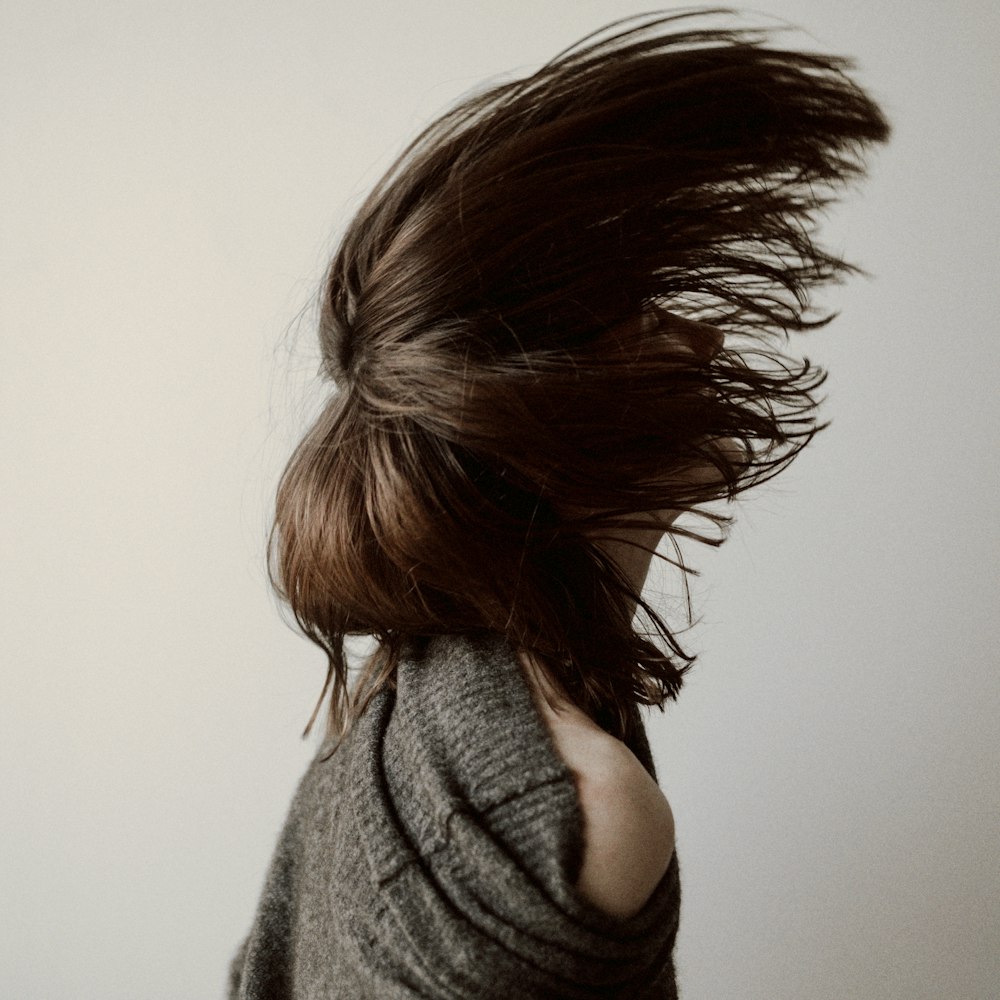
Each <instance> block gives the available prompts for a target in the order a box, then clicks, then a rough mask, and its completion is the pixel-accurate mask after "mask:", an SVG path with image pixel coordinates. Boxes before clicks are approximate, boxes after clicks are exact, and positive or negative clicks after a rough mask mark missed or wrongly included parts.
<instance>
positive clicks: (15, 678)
mask: <svg viewBox="0 0 1000 1000" xmlns="http://www.w3.org/2000/svg"><path fill="white" fill-rule="evenodd" d="M540 7H541V8H543V12H542V13H539V8H540ZM362 9H364V10H365V11H366V13H363V14H362V13H358V11H360V10H362ZM642 9H643V5H641V4H633V3H625V2H614V0H605V2H598V0H593V2H580V0H572V2H571V0H558V2H556V0H547V2H546V3H544V4H538V3H536V2H531V0H516V2H515V0H507V2H501V3H492V4H475V3H444V2H425V3H413V4H411V3H403V2H398V3H393V4H389V3H367V4H363V5H362V4H358V3H355V2H352V3H349V4H348V3H337V2H333V0H330V2H327V3H325V4H324V3H316V2H302V0H291V2H289V3H282V4H237V3H232V2H228V3H223V2H212V0H209V2H207V3H181V2H176V0H171V2H166V0H160V2H151V3H138V2H132V3H129V2H122V0H118V2H114V3H111V2H107V3H101V4H96V3H83V2H79V0H78V2H68V0H56V2H51V3H42V4H39V3H27V2H23V0H17V2H8V3H6V4H5V5H4V10H3V13H2V14H0V46H2V51H0V102H2V115H3V125H2V130H3V142H2V149H3V152H2V154H0V199H2V201H3V204H2V207H0V218H2V220H3V222H2V225H3V231H4V235H3V238H2V244H0V260H2V271H0V273H2V281H3V284H4V287H3V290H2V291H0V310H2V313H0V321H2V327H0V338H2V339H0V352H2V355H0V455H2V469H3V491H2V497H3V499H2V503H3V517H2V519H0V588H2V589H0V596H2V601H3V615H2V619H0V662H2V667H0V669H2V680H3V697H2V698H0V759H2V761H3V768H2V776H0V795H2V799H0V816H2V823H3V849H2V851H0V878H2V885H0V894H2V898H3V900H4V905H3V907H2V911H3V916H2V920H3V927H2V928H0V995H3V996H5V997H8V996H9V997H18V998H20V1000H59V998H62V997H67V998H68V997H73V998H74V1000H89V998H94V1000H97V998H100V1000H118V998H120V1000H136V998H139V1000H147V998H148V1000H153V998H163V1000H176V998H178V997H185V998H201V997H205V998H211V997H218V996H220V995H221V993H222V988H223V977H224V974H225V967H226V964H227V962H228V958H229V955H230V952H231V951H232V949H233V948H234V947H235V946H236V944H237V942H238V939H239V938H240V937H241V935H242V934H243V933H244V932H245V930H246V929H247V926H248V922H249V920H250V917H251V913H252V909H253V906H254V903H255V900H256V897H257V894H258V892H259V889H260V885H261V880H262V878H263V874H264V869H265V865H266V863H267V860H268V857H269V854H270V851H271V848H272V845H273V842H274V838H275V836H276V833H277V829H278V826H279V824H280V822H281V820H282V818H283V816H284V813H285V810H286V808H287V806H288V802H289V799H290V796H291V792H292V789H293V786H294V783H295V781H296V778H297V776H298V775H299V773H300V772H301V770H302V768H303V767H304V765H305V762H306V760H307V757H308V755H309V754H310V753H311V744H309V743H302V742H300V741H299V740H298V739H297V734H298V732H299V731H300V729H301V727H302V726H303V725H304V723H305V720H306V718H307V717H308V714H309V711H310V710H311V708H312V703H313V699H314V698H315V697H316V695H317V694H318V691H319V686H320V684H321V680H322V673H323V662H322V659H321V657H320V655H319V653H318V652H317V651H316V650H315V649H314V647H312V646H310V645H309V644H308V643H306V642H305V641H304V640H301V639H299V638H297V637H296V636H295V635H294V634H293V632H292V631H291V630H290V629H289V628H288V627H287V626H286V625H285V624H283V622H282V619H281V617H280V615H279V612H278V610H277V608H276V606H275V603H274V601H273V599H272V598H271V597H270V595H269V593H268V590H267V587H266V583H265V579H264V574H263V547H264V546H263V539H264V535H265V531H266V526H267V515H268V500H269V497H270V495H271V491H272V490H273V487H274V483H275V479H276V476H277V474H278V471H279V469H280V467H281V463H282V461H283V459H284V457H285V456H286V455H287V452H288V450H289V448H290V447H291V445H292V443H293V442H294V440H295V439H296V437H297V435H298V433H299V431H300V430H301V429H302V427H303V426H304V421H305V419H306V415H307V413H308V411H309V407H310V406H311V405H313V402H311V400H312V399H313V398H314V397H309V396H308V394H307V393H306V390H307V388H308V386H309V384H310V378H311V375H312V371H313V369H314V366H315V358H314V355H313V353H312V346H311V342H310V329H309V323H308V319H305V320H303V321H302V322H300V323H296V322H295V317H296V314H297V313H298V311H299V310H300V309H301V308H302V307H303V306H305V305H306V304H307V303H308V301H309V298H310V296H311V294H312V291H313V288H314V284H315V282H316V280H317V278H318V275H319V273H320V270H321V267H322V264H323V261H324V258H325V256H326V255H327V253H328V252H329V249H330V247H331V245H332V240H333V237H334V235H335V233H336V231H337V229H338V227H339V226H341V225H342V224H343V222H344V221H345V220H346V218H347V217H348V215H349V213H350V212H351V210H352V209H353V208H354V207H355V206H356V205H357V203H358V198H359V197H360V196H361V194H363V192H364V191H365V190H366V189H367V187H368V186H369V185H370V184H371V183H372V182H373V181H374V180H375V179H376V177H377V176H378V174H379V172H380V170H381V169H382V168H383V167H384V166H385V165H387V163H388V160H389V157H390V156H391V155H392V154H393V153H394V152H395V151H397V150H398V149H399V148H400V145H401V143H402V141H403V140H404V139H405V138H406V137H408V136H410V135H411V134H412V133H413V132H414V130H415V129H416V128H417V127H418V126H419V125H421V124H422V123H423V122H424V121H426V120H427V119H428V118H429V117H430V116H431V115H432V114H433V113H434V112H436V111H437V110H439V109H440V108H442V107H443V106H444V105H445V104H446V103H447V102H448V101H450V100H451V99H453V98H454V97H456V96H457V95H458V94H459V93H461V92H462V91H464V90H466V89H467V88H469V87H471V86H472V85H474V84H476V83H477V82H479V81H480V80H481V79H482V78H484V77H485V76H488V75H490V74H493V73H497V72H501V71H504V70H508V69H514V68H516V67H518V66H523V67H529V66H531V65H533V64H537V63H538V62H540V61H541V60H542V59H544V58H547V57H549V56H551V55H553V54H554V53H555V52H556V51H557V50H558V49H560V48H562V47H563V46H564V45H566V44H568V43H570V42H571V41H573V40H574V39H576V38H577V37H578V36H580V35H582V34H584V33H585V32H586V31H589V30H591V29H593V28H596V27H598V26H599V25H600V24H602V23H603V22H605V21H607V20H610V19H612V18H613V17H616V16H624V15H626V14H629V13H634V12H637V11H639V10H642ZM767 10H768V11H770V12H772V13H774V14H778V15H782V16H785V17H788V18H790V19H792V20H793V21H795V22H797V23H799V24H802V25H803V26H805V27H806V28H807V29H808V30H809V31H810V32H811V33H812V35H814V36H815V38H816V40H817V41H816V44H818V45H820V46H822V47H823V48H825V49H828V50H833V51H840V52H844V53H847V54H851V55H854V56H856V57H858V59H859V60H860V63H861V66H862V72H861V79H862V80H863V81H864V82H865V83H866V84H867V85H868V86H869V87H870V88H871V90H872V92H873V94H874V96H875V97H876V98H877V99H879V100H880V101H881V102H882V103H883V106H884V108H885V110H886V112H887V113H888V115H889V117H890V118H891V120H892V122H893V124H894V126H895V130H896V134H895V139H894V142H893V144H892V145H891V146H890V147H888V148H887V149H886V150H884V151H882V152H881V153H880V154H879V155H878V156H877V158H876V160H875V169H874V174H873V177H872V180H871V181H870V182H869V184H868V185H867V187H866V188H865V189H864V191H863V193H862V194H860V195H858V196H855V197H854V198H853V199H852V200H851V201H850V203H849V204H848V205H847V206H846V207H845V209H844V210H843V211H842V212H840V213H838V215H837V216H836V218H835V220H834V222H833V224H832V225H831V228H830V230H829V232H830V239H831V242H832V243H833V245H834V246H835V247H837V248H843V249H845V250H846V252H847V254H848V256H849V257H851V258H853V259H857V260H859V261H860V262H861V263H862V264H863V266H865V267H866V268H868V269H869V270H870V271H871V272H872V273H873V274H874V276H875V280H874V281H870V282H869V281H864V280H857V281H855V282H854V283H853V284H851V285H849V286H846V287H845V288H843V289H833V290H831V291H829V292H828V293H827V295H826V297H825V300H824V301H826V302H827V303H828V304H829V305H831V306H833V307H837V308H840V309H842V315H841V317H840V319H839V320H838V321H837V322H835V324H834V325H833V327H832V328H831V329H829V330H826V331H823V332H821V333H819V334H816V335H814V336H813V337H812V340H811V342H810V344H809V347H808V353H809V354H810V356H811V357H813V358H814V359H815V360H817V361H819V362H821V363H823V364H825V365H827V366H828V367H829V368H830V369H831V372H832V374H831V379H830V383H829V389H830V398H829V406H828V411H827V412H828V415H829V416H831V417H832V418H833V420H834V424H833V427H832V428H831V429H830V430H829V431H828V432H826V433H825V434H824V435H823V436H822V437H821V438H820V439H819V440H818V441H817V442H816V444H815V446H814V447H813V448H812V449H811V450H810V452H808V453H807V454H806V455H805V456H803V458H802V459H801V461H800V463H799V464H798V466H797V467H796V468H794V469H793V470H792V471H791V472H790V473H789V474H788V475H787V476H786V477H785V478H783V479H782V480H779V481H778V482H777V483H776V484H774V485H773V486H771V487H768V488H766V489H765V490H764V491H762V493H761V495H759V496H756V497H753V496H751V497H750V498H748V499H747V501H746V502H745V503H744V504H741V507H740V517H741V523H740V526H739V527H738V528H737V530H736V531H735V532H734V535H733V538H732V540H731V542H730V543H729V544H728V545H727V546H726V547H725V548H724V549H723V550H722V551H721V552H719V553H718V554H713V553H709V552H703V553H695V554H694V555H695V556H696V557H697V559H698V560H699V563H700V565H701V566H702V567H703V569H704V575H703V577H702V578H701V579H700V580H698V581H697V582H696V584H695V588H694V590H695V600H696V608H697V610H698V611H699V612H700V613H701V615H702V619H703V620H702V622H701V624H699V625H698V626H697V627H696V629H695V630H694V631H693V633H692V634H691V636H690V639H691V643H692V645H693V646H694V647H695V648H697V649H700V650H701V651H702V658H701V660H700V662H699V664H698V666H697V667H696V669H695V672H694V673H693V674H692V675H691V677H690V681H689V684H688V688H687V690H686V692H685V694H684V695H683V697H682V699H681V701H680V703H679V704H678V705H677V706H675V707H672V708H671V709H670V710H669V711H668V712H667V714H666V716H665V717H664V716H659V715H655V716H654V717H653V718H652V719H651V721H650V735H651V738H652V741H653V744H654V748H655V752H656V756H657V761H658V766H659V770H660V776H661V782H662V785H663V787H664V789H665V790H666V792H667V794H668V796H669V798H670V800H671V803H672V805H673V808H674V812H675V816H676V820H677V831H678V832H677V844H678V851H679V855H680V860H681V867H682V872H683V884H684V906H683V914H682V925H681V928H682V929H681V933H680V937H679V941H678V953H677V957H678V965H679V975H680V981H681V985H682V988H683V990H684V993H685V995H686V996H687V997H689V998H690V1000H696V998H709V997H711V998H725V997H741V998H742V997H748V998H761V1000H802V998H803V997H808V998H831V1000H834V998H836V1000H841V998H844V997H859V998H865V1000H887V998H900V1000H902V998H905V1000H938V998H942V997H948V998H949V1000H957V998H977V1000H987V998H989V997H992V996H996V993H995V988H996V984H997V983H998V982H1000V964H998V955H1000V941H998V937H1000V931H998V925H1000V914H998V912H997V909H998V900H1000V885H998V875H997V844H996V835H997V830H998V829H1000V782H998V781H997V774H998V763H1000V761H998V759H997V758H998V743H1000V741H998V738H997V732H996V720H997V718H998V713H1000V687H998V676H1000V670H998V667H1000V664H998V662H997V659H998V657H997V652H996V650H997V646H998V642H997V640H998V636H997V630H998V627H997V617H998V616H997V582H998V581H997V565H998V556H1000V543H998V529H997V524H998V513H1000V512H998V510H997V503H996V496H997V487H998V476H997V469H996V461H997V456H998V454H1000V447H998V434H997V424H998V417H1000V414H998V393H997V381H998V379H997V371H998V365H1000V346H998V345H1000V337H998V331H997V320H996V317H997V315H998V314H1000V308H998V307H1000V302H998V292H997V285H998V277H997V257H998V246H1000V244H998V242H997V233H998V232H1000V208H998V205H1000V200H998V198H997V193H998V190H1000V171H998V164H1000V158H998V149H1000V135H998V128H997V118H996V110H995V109H996V105H997V101H998V98H1000V86H998V65H1000V64H998V62H997V60H996V54H995V53H996V45H997V37H998V27H1000V18H998V14H997V10H996V8H995V6H994V5H992V4H989V3H986V2H983V3H974V2H971V0H964V2H959V3H957V4H952V5H950V6H949V7H947V8H945V7H943V6H942V5H940V4H931V3H930V2H926V0H919V2H913V3H909V4H905V5H904V4H902V3H892V4H890V3H883V4H875V3H872V2H871V0H869V2H866V3H860V2H854V0H841V2H838V3H820V2H818V0H809V2H806V0H800V2H794V3H793V2H783V3H777V2H772V3H770V4H768V5H767ZM792 37H793V36H790V38H789V41H791V38H792ZM807 42H808V40H807V39H806V40H805V42H803V40H802V39H801V38H799V39H798V44H806V43H807Z"/></svg>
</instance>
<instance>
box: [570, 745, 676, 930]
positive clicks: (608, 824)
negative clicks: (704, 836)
mask: <svg viewBox="0 0 1000 1000" xmlns="http://www.w3.org/2000/svg"><path fill="white" fill-rule="evenodd" d="M574 775H575V776H576V780H577V793H578V797H579V801H580V811H581V813H582V814H583V828H584V829H583V833H584V855H583V865H582V867H581V870H580V877H579V880H578V882H577V886H576V887H577V890H578V891H579V892H580V894H581V895H582V896H583V897H584V898H585V899H587V900H588V901H589V902H591V903H593V904H594V905H595V906H597V907H598V908H599V909H601V910H604V911H605V912H606V913H609V914H611V915H612V916H616V917H618V918H620V919H626V918H628V917H631V916H634V915H635V914H636V913H638V912H639V911H640V910H641V909H642V908H643V906H644V905H645V904H646V902H647V901H648V899H649V897H650V896H651V895H652V894H653V890H654V889H655V888H656V886H657V885H658V884H659V882H660V880H661V879H662V878H663V875H664V873H665V872H666V870H667V868H668V866H669V864H670V859H671V857H672V856H673V853H674V817H673V813H672V811H671V809H670V804H669V802H667V799H666V796H665V795H664V794H663V792H662V791H661V790H660V787H659V786H658V785H657V783H656V782H655V781H654V780H653V778H652V777H651V776H650V774H649V772H648V771H647V770H646V769H645V768H644V767H643V766H642V764H641V763H640V762H639V760H637V759H636V757H635V755H634V754H633V753H632V751H631V750H629V749H628V747H627V746H625V744H624V743H622V742H620V741H619V740H616V739H614V737H611V736H607V740H606V743H605V746H604V747H603V748H602V749H601V750H600V751H598V752H596V753H594V754H593V756H592V757H591V760H590V761H589V762H588V763H587V765H586V766H584V767H583V768H582V769H579V770H574Z"/></svg>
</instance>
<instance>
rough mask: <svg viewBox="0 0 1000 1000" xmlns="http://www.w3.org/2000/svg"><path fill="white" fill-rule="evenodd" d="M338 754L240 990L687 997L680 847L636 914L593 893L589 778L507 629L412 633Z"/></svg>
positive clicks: (279, 995)
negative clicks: (574, 768)
mask: <svg viewBox="0 0 1000 1000" xmlns="http://www.w3.org/2000/svg"><path fill="white" fill-rule="evenodd" d="M636 728H637V732H638V733H639V736H638V737H637V739H636V740H635V745H632V746H630V749H631V750H632V752H633V753H634V754H635V755H636V757H637V758H638V759H639V760H640V761H641V762H642V764H643V765H644V766H645V768H646V769H647V771H649V773H650V774H651V775H652V776H653V778H654V779H655V777H656V774H655V770H654V766H653V760H652V756H651V754H650V750H649V744H648V742H647V740H646V737H645V732H644V730H643V727H642V725H641V721H640V724H639V726H637V727H636ZM327 750H329V744H324V745H323V746H321V747H320V748H319V751H318V752H317V755H316V758H315V759H314V760H313V762H312V763H311V764H310V766H309V768H308V769H307V771H306V773H305V775H304V776H303V778H302V780H301V783H300V784H299V787H298V790H297V792H296V794H295V797H294V799H293V801H292V805H291V809H290V812H289V815H288V819H287V820H286V823H285V826H284V828H283V830H282V832H281V835H280V837H279V840H278V844H277V848H276V850H275V853H274V856H273V859H272V861H271V866H270V870H269V872H268V875H267V879H266V882H265V885H264V891H263V894H262V896H261V899H260V903H259V905H258V909H257V914H256V918H255V920H254V923H253V926H252V929H251V931H250V934H249V936H248V937H247V939H246V940H245V941H244V943H243V945H242V946H241V947H240V949H239V951H238V953H237V954H236V956H235V958H234V959H233V962H232V965H231V973H230V985H229V994H228V996H229V998H230V1000H292V998H307V997H308V998H309V1000H326V998H334V997H337V998H351V1000H355V998H362V997H375V998H379V1000H383V998H384V1000H394V998H400V1000H402V998H407V1000H411V998H415V997H422V998H435V1000H437V998H441V1000H444V998H456V1000H458V998H462V1000H465V998H469V997H477V998H480V997H481V998H497V1000H511V998H512V997H515V996H516V997H518V998H524V1000H533V998H548V1000H552V998H564V997H565V998H593V997H635V998H656V1000H665V998H676V996H677V990H676V985H675V980H674V967H673V959H672V952H673V945H674V939H675V937H676V933H677V923H678V912H679V905H680V883H679V877H678V866H677V857H676V854H675V855H674V857H673V858H671V861H670V865H669V867H668V869H667V871H666V873H665V874H664V876H663V878H662V879H661V880H660V882H659V884H658V885H657V887H656V889H655V890H654V892H653V895H652V896H651V897H650V899H649V901H648V902H647V903H646V905H645V906H644V908H643V909H642V910H641V911H640V912H639V913H638V914H636V915H635V916H633V917H631V918H628V919H625V920H620V919H618V918H616V917H612V916H610V915H608V914H606V913H604V912H603V911H602V910H600V909H598V908H597V907H595V906H594V905H592V904H590V903H589V902H588V901H587V900H585V899H583V897H582V896H580V895H579V894H578V893H577V892H576V890H575V889H574V885H575V882H576V879H577V875H578V873H579V870H580V866H581V862H582V857H583V834H582V831H583V825H582V815H581V813H580V807H579V801H578V799H577V795H576V786H575V784H574V779H573V776H572V774H571V773H570V771H569V770H568V768H567V767H566V765H565V764H564V763H563V761H562V759H561V758H560V757H559V755H558V753H557V752H556V749H555V745H554V744H553V742H552V739H551V737H550V735H549V731H548V729H547V727H546V725H545V723H544V721H543V720H542V718H541V717H540V716H539V714H538V712H537V709H536V708H535V705H534V703H533V701H532V698H531V693H530V690H529V688H528V685H527V681H526V679H525V677H524V674H523V672H522V670H521V667H520V664H519V662H518V660H517V658H516V656H515V654H514V652H513V650H512V649H511V648H510V646H509V645H508V644H507V642H506V640H505V639H504V638H503V637H502V636H496V635H490V634H485V633H480V634H476V635H472V636H469V635H464V636H438V637H435V638H433V639H430V640H425V641H424V642H422V643H420V644H419V645H418V644H412V645H411V646H410V648H409V649H408V650H407V653H406V655H405V656H404V658H403V659H402V661H401V663H400V665H399V668H398V673H397V681H396V689H395V690H390V689H382V690H381V691H380V692H379V693H378V694H377V695H375V697H374V698H373V699H372V701H371V703H370V704H369V706H368V709H367V710H366V712H365V713H364V715H363V716H362V717H361V718H360V719H359V720H358V722H357V723H356V724H355V726H354V728H353V730H352V731H351V733H350V734H349V736H348V737H347V739H346V740H345V742H344V743H343V744H342V745H341V747H340V748H339V749H338V750H337V752H336V753H335V754H334V755H333V756H332V757H331V758H330V759H329V760H327V761H323V760H322V759H321V758H322V756H323V754H324V752H325V751H327Z"/></svg>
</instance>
